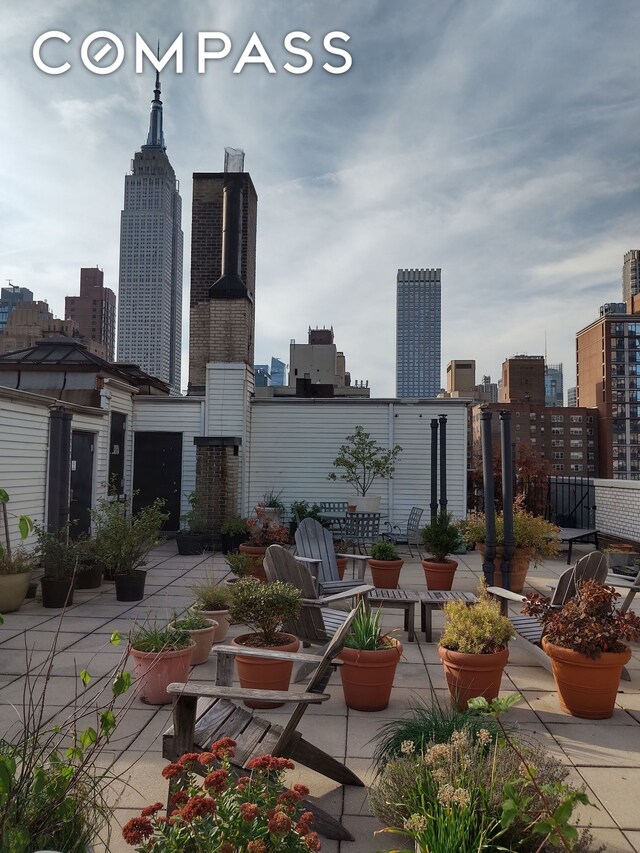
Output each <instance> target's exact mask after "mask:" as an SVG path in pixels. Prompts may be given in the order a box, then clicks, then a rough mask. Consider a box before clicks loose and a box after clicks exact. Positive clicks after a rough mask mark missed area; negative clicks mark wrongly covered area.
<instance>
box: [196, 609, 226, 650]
mask: <svg viewBox="0 0 640 853" xmlns="http://www.w3.org/2000/svg"><path fill="white" fill-rule="evenodd" d="M198 612H199V613H202V615H203V616H204V618H205V619H212V620H213V621H214V622H217V623H218V627H217V628H216V633H215V635H214V637H213V642H214V643H222V642H223V641H224V640H226V638H227V634H228V633H229V625H230V624H231V618H230V617H229V611H228V610H199V611H198Z"/></svg>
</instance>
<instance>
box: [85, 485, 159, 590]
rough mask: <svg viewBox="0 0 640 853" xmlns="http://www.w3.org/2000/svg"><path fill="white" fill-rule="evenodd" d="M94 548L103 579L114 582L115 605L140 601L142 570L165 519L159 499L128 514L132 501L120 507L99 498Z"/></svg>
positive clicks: (143, 577)
mask: <svg viewBox="0 0 640 853" xmlns="http://www.w3.org/2000/svg"><path fill="white" fill-rule="evenodd" d="M93 518H94V522H95V524H96V548H97V552H98V555H99V558H100V560H101V562H102V564H103V566H104V567H105V577H109V578H110V579H114V580H115V583H116V598H117V599H118V601H140V599H141V598H143V596H144V584H145V580H146V576H147V573H146V571H144V570H143V569H142V566H144V565H145V564H146V561H147V557H148V555H149V552H150V551H151V549H152V548H153V547H154V546H155V545H156V544H157V542H158V539H159V538H160V531H161V529H162V525H163V523H164V522H165V521H166V519H167V518H168V514H167V513H166V512H164V500H162V499H160V498H158V499H157V500H155V501H154V502H153V503H152V504H150V505H149V506H146V507H144V508H143V509H141V510H140V511H139V512H137V513H135V514H133V513H132V512H131V498H128V499H127V500H126V501H124V502H123V503H120V502H119V501H113V500H108V499H107V498H101V499H100V500H99V501H98V507H97V509H96V510H95V511H94V513H93Z"/></svg>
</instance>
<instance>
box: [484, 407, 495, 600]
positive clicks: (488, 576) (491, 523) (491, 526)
mask: <svg viewBox="0 0 640 853" xmlns="http://www.w3.org/2000/svg"><path fill="white" fill-rule="evenodd" d="M492 417H493V413H492V412H490V411H487V410H484V409H483V410H482V411H481V412H480V439H481V443H482V483H483V491H484V519H485V541H484V561H483V563H482V571H483V572H484V579H485V581H486V582H487V586H493V581H494V573H495V569H496V566H495V558H496V503H495V495H494V483H493V454H492V447H491V418H492Z"/></svg>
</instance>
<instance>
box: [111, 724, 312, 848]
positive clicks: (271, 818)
mask: <svg viewBox="0 0 640 853" xmlns="http://www.w3.org/2000/svg"><path fill="white" fill-rule="evenodd" d="M235 746H236V743H235V741H234V740H232V739H231V738H227V737H225V738H222V739H220V740H218V741H216V742H215V743H214V744H212V746H211V750H210V751H209V752H200V753H194V752H190V753H186V754H185V755H183V756H182V757H181V758H180V759H179V760H178V761H177V762H174V763H173V764H169V765H167V766H166V767H165V768H164V770H163V771H162V775H163V776H164V778H165V779H169V780H170V784H171V796H170V806H169V808H170V810H171V811H170V815H169V817H168V818H166V817H163V816H161V815H160V812H161V810H162V809H163V808H164V804H163V803H155V804H154V805H151V806H147V808H145V809H143V810H142V812H141V814H140V817H135V818H132V819H131V820H130V821H129V822H128V823H126V824H125V826H124V827H123V829H122V835H123V837H124V840H125V841H126V842H127V844H130V845H131V846H134V847H136V849H137V850H138V851H139V853H150V851H153V853H198V851H202V853H205V851H206V853H238V851H242V853H276V851H277V853H309V851H310V850H320V848H321V845H320V839H319V838H318V834H317V833H316V832H314V831H313V829H312V826H313V823H314V820H315V819H314V816H313V813H312V812H310V811H304V810H303V806H302V805H301V804H302V800H304V798H305V797H306V796H307V795H308V794H309V789H308V788H307V787H306V786H305V785H294V786H293V788H292V789H291V790H287V789H283V787H282V781H283V776H284V773H285V771H287V770H292V769H294V766H295V765H294V764H293V762H292V761H290V760H289V759H288V758H278V757H275V756H273V755H261V756H257V757H256V758H252V759H251V760H250V761H249V762H248V763H247V765H246V770H247V773H245V775H240V776H239V777H238V776H236V774H235V773H234V770H233V768H232V766H231V759H232V758H233V757H234V754H235ZM197 774H199V775H203V776H204V781H203V783H202V787H201V786H200V785H199V784H198V782H197Z"/></svg>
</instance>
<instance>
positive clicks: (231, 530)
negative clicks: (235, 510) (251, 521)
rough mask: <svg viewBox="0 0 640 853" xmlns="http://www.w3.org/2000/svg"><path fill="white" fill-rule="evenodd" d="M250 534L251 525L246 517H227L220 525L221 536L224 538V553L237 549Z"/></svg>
mask: <svg viewBox="0 0 640 853" xmlns="http://www.w3.org/2000/svg"><path fill="white" fill-rule="evenodd" d="M248 536H249V525H248V524H247V522H246V521H245V519H244V518H240V516H239V515H234V516H233V517H232V518H229V519H227V520H226V521H225V522H224V524H223V525H222V526H221V527H220V538H221V540H222V553H223V554H228V553H229V552H230V551H237V550H238V548H239V547H240V545H242V543H243V542H246V541H247V538H248Z"/></svg>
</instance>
